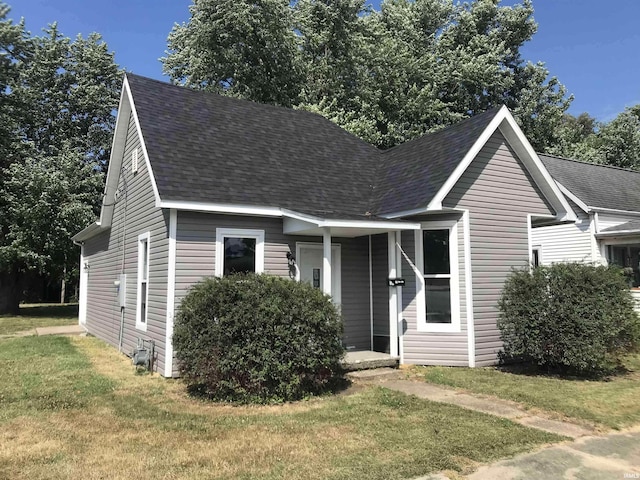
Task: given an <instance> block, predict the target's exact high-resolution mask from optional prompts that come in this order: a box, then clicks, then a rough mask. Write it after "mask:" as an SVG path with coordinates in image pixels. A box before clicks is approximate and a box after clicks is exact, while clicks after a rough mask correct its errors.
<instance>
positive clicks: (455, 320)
mask: <svg viewBox="0 0 640 480" xmlns="http://www.w3.org/2000/svg"><path fill="white" fill-rule="evenodd" d="M457 232H458V226H457V222H456V221H450V222H448V221H437V222H428V223H424V224H423V225H422V229H421V230H419V231H417V232H416V247H417V248H416V257H417V258H416V260H417V265H418V269H419V271H420V274H421V276H422V278H418V282H417V283H418V292H417V307H418V330H420V331H425V332H458V331H460V299H459V293H458V291H459V286H458V285H459V283H458V282H459V280H458V240H457V238H458V233H457Z"/></svg>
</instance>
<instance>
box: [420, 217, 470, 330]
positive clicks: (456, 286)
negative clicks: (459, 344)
mask: <svg viewBox="0 0 640 480" xmlns="http://www.w3.org/2000/svg"><path fill="white" fill-rule="evenodd" d="M445 229H448V230H449V267H450V269H451V274H450V275H444V274H439V275H429V277H430V278H450V282H451V323H427V305H426V300H425V288H426V285H425V281H424V258H423V257H424V255H423V239H422V232H423V231H424V230H445ZM415 245H416V266H417V267H418V271H419V272H420V276H418V277H417V278H416V308H417V314H418V319H417V320H418V321H417V330H418V331H419V332H460V271H459V266H458V254H459V252H458V221H457V220H451V221H436V222H425V223H422V224H421V229H420V230H416V232H415Z"/></svg>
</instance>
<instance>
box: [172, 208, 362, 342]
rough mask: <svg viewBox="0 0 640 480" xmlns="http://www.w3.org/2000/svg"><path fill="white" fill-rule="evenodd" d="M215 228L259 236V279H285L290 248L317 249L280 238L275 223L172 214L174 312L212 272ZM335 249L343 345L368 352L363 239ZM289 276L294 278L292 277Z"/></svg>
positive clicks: (343, 241)
mask: <svg viewBox="0 0 640 480" xmlns="http://www.w3.org/2000/svg"><path fill="white" fill-rule="evenodd" d="M216 228H241V229H251V230H264V232H265V246H264V257H265V258H264V263H265V264H264V270H265V273H269V274H272V275H278V276H281V277H291V276H290V272H289V266H288V261H287V253H288V252H291V254H292V255H295V254H296V242H311V243H321V242H322V239H321V238H318V237H302V236H291V235H285V234H283V225H282V219H281V218H269V217H252V216H239V215H220V214H209V213H200V212H184V211H179V212H178V225H177V238H176V297H175V298H176V308H178V307H179V305H180V301H181V300H182V298H184V296H185V295H186V293H187V292H188V290H189V287H190V286H191V285H193V284H194V283H196V282H198V281H200V280H202V279H203V278H205V277H209V276H212V275H213V274H214V272H215V262H216V258H215V257H216ZM332 243H334V244H340V248H341V264H342V281H341V283H342V292H341V296H342V315H343V319H344V324H345V335H344V341H345V345H346V346H347V347H348V348H350V349H356V350H363V349H369V348H370V344H371V333H370V332H371V320H370V314H369V257H368V248H369V247H368V238H367V237H360V238H333V239H332ZM292 275H293V276H295V272H292Z"/></svg>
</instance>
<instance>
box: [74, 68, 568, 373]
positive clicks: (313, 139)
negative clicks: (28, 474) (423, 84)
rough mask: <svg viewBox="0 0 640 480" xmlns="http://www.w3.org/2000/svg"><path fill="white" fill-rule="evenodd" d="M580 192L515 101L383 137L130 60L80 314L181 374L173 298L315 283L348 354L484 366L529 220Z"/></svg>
mask: <svg viewBox="0 0 640 480" xmlns="http://www.w3.org/2000/svg"><path fill="white" fill-rule="evenodd" d="M540 220H545V221H558V222H564V221H573V220H575V215H574V213H573V211H572V209H571V207H570V206H569V203H568V202H567V200H566V199H565V197H564V195H563V194H562V193H561V191H560V189H559V188H558V186H557V185H556V183H555V182H554V181H553V180H552V178H551V176H550V175H549V172H548V171H547V169H546V168H545V166H544V164H543V163H542V162H541V161H540V159H539V157H538V156H537V155H536V153H535V152H534V151H533V149H532V147H531V145H530V144H529V143H528V141H527V139H526V138H525V137H524V135H523V134H522V132H521V130H520V128H519V127H518V125H517V124H516V122H515V121H514V119H513V117H512V116H511V114H510V113H509V111H508V109H506V108H504V107H503V108H499V109H494V110H491V111H489V112H486V113H483V114H479V115H476V116H474V117H472V118H470V119H468V120H465V121H463V122H461V123H459V124H457V125H454V126H452V127H449V128H446V129H444V130H441V131H439V132H436V133H433V134H430V135H426V136H424V137H421V138H418V139H416V140H414V141H411V142H407V143H405V144H403V145H399V146H397V147H395V148H392V149H389V150H386V151H380V150H378V149H376V148H374V147H373V146H371V145H369V144H367V143H366V142H363V141H362V140H360V139H358V138H356V137H354V136H353V135H351V134H349V133H347V132H346V131H344V130H342V129H341V128H340V127H338V126H336V125H335V124H333V123H332V122H330V121H328V120H326V119H324V118H323V117H321V116H319V115H316V114H313V113H310V112H305V111H300V110H291V109H284V108H279V107H274V106H269V105H262V104H257V103H253V102H249V101H245V100H238V99H233V98H228V97H223V96H219V95H215V94H211V93H205V92H200V91H193V90H190V89H186V88H182V87H178V86H173V85H169V84H166V83H163V82H159V81H156V80H150V79H147V78H143V77H140V76H137V75H131V74H127V76H126V77H125V79H124V84H123V89H122V96H121V100H120V105H119V109H118V117H117V123H116V128H115V133H114V140H113V148H112V152H111V160H110V164H109V170H108V174H107V179H106V186H105V192H104V199H103V204H102V210H101V214H100V219H99V220H98V221H97V222H96V223H95V224H93V225H90V226H89V227H87V228H85V229H84V230H82V231H81V232H80V233H78V234H77V235H75V237H74V241H75V242H76V243H78V244H80V245H81V247H82V248H81V259H80V262H81V282H80V315H79V320H80V323H81V324H82V325H84V326H85V328H86V329H87V330H88V331H89V332H90V333H91V334H93V335H95V336H97V337H99V338H101V339H103V340H105V341H107V342H109V343H111V344H112V345H115V346H118V347H119V348H120V349H121V350H122V351H124V352H130V351H131V350H132V348H133V347H134V346H135V345H136V343H137V341H138V339H149V340H153V341H154V342H155V345H156V351H157V355H158V358H157V363H156V365H157V368H158V370H159V371H160V373H162V374H163V375H165V376H167V377H171V376H174V375H175V374H176V373H177V369H176V362H175V361H174V354H173V348H172V332H173V321H174V314H175V311H176V308H177V307H178V306H179V305H180V301H181V299H182V298H183V297H184V295H185V294H186V293H187V291H188V289H189V287H190V286H191V285H193V284H194V283H195V282H197V281H199V280H200V279H202V278H204V277H206V276H210V275H224V274H226V273H228V272H230V271H234V270H242V271H255V272H267V273H270V274H275V275H281V276H285V277H291V278H292V279H297V280H301V281H309V282H311V283H312V284H313V285H314V286H316V287H318V288H322V289H323V291H324V292H326V293H327V294H329V295H331V296H332V297H333V299H334V301H335V302H336V303H338V304H339V305H340V308H341V311H342V314H343V318H344V325H345V329H344V330H345V333H344V343H345V345H346V348H347V349H348V350H352V351H353V350H356V351H357V350H375V351H386V352H389V353H390V354H391V355H393V356H396V357H398V358H399V360H400V362H401V363H407V364H434V365H461V366H475V365H489V364H493V363H495V361H496V358H497V357H496V356H497V352H498V350H499V349H500V347H501V342H500V338H499V332H498V330H497V327H496V317H497V308H496V301H497V299H498V297H499V295H500V291H501V288H502V285H503V282H504V280H505V278H506V276H507V275H508V273H509V271H510V269H511V268H512V267H513V266H519V265H526V264H527V263H528V262H529V261H530V253H531V238H530V237H531V236H530V231H531V226H532V222H536V221H540Z"/></svg>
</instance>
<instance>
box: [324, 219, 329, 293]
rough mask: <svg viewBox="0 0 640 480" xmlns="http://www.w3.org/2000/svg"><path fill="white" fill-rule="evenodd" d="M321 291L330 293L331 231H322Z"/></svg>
mask: <svg viewBox="0 0 640 480" xmlns="http://www.w3.org/2000/svg"><path fill="white" fill-rule="evenodd" d="M322 253H323V255H322V291H323V292H324V293H326V294H327V295H331V231H330V230H329V228H327V227H325V228H324V229H323V231H322Z"/></svg>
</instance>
